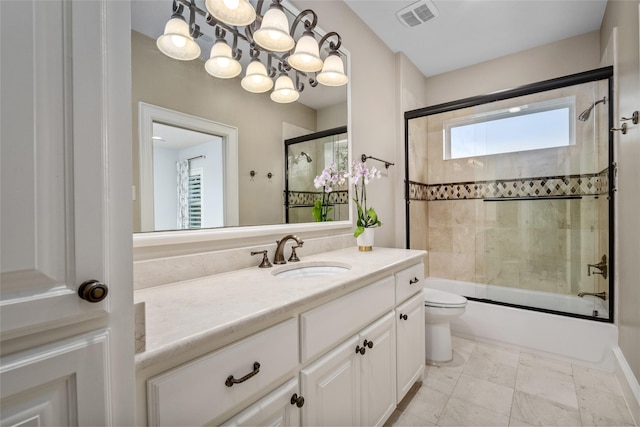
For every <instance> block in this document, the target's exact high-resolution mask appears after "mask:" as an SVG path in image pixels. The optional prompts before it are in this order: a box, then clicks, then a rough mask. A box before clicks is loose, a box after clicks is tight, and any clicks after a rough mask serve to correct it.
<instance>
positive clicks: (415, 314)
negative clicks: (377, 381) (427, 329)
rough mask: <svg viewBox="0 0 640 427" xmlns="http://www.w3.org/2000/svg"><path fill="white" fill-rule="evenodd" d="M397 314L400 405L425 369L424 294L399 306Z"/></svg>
mask: <svg viewBox="0 0 640 427" xmlns="http://www.w3.org/2000/svg"><path fill="white" fill-rule="evenodd" d="M395 313H396V317H395V318H396V325H397V328H396V331H397V334H398V336H397V343H398V344H397V353H396V355H397V358H398V372H397V390H398V397H397V399H398V400H397V403H400V401H401V400H402V399H403V398H404V397H405V396H406V395H407V392H408V391H409V389H410V388H411V386H412V385H413V384H414V383H415V382H416V381H417V380H418V379H419V378H421V377H422V375H423V373H424V369H425V362H424V357H425V356H424V296H423V293H422V292H420V293H418V294H417V295H415V296H414V297H412V298H411V299H409V300H408V301H407V302H405V303H404V304H402V305H400V306H398V307H397V308H396V310H395Z"/></svg>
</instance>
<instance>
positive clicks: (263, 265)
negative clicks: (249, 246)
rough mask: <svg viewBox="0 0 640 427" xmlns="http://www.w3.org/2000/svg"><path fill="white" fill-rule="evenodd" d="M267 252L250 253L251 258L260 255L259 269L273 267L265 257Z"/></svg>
mask: <svg viewBox="0 0 640 427" xmlns="http://www.w3.org/2000/svg"><path fill="white" fill-rule="evenodd" d="M267 253H268V252H267V251H266V250H264V251H251V256H254V255H258V254H262V262H260V265H259V266H258V267H259V268H270V267H273V266H272V265H271V263H270V262H269V257H268V256H267Z"/></svg>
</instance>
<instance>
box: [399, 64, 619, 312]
mask: <svg viewBox="0 0 640 427" xmlns="http://www.w3.org/2000/svg"><path fill="white" fill-rule="evenodd" d="M611 77H612V68H611V67H607V68H602V69H598V70H594V71H590V72H585V73H581V74H577V75H572V76H567V77H562V78H558V79H554V80H549V81H545V82H540V83H535V84H532V85H528V86H525V87H522V88H517V89H512V90H508V91H504V92H497V93H494V94H489V95H485V96H480V97H474V98H467V99H462V100H459V101H453V102H449V103H446V104H441V105H435V106H432V107H427V108H423V109H420V110H414V111H409V112H406V113H405V126H406V129H407V134H406V135H407V136H406V139H405V163H406V165H407V166H406V171H405V173H406V175H405V197H406V201H407V203H406V206H407V212H406V218H407V220H406V224H407V235H406V236H407V248H411V249H424V250H426V251H427V252H428V255H427V263H426V266H425V269H426V274H427V275H428V276H431V277H438V278H443V279H451V280H455V281H459V282H463V283H464V286H463V288H465V289H468V291H467V293H466V294H464V295H465V296H467V297H470V298H475V299H477V300H480V301H483V302H488V303H496V304H503V305H510V306H516V307H523V308H526V309H532V310H539V311H545V312H551V313H555V314H562V315H568V316H575V317H582V318H586V319H592V320H598V321H608V322H610V321H612V319H613V312H612V311H613V307H614V306H613V290H614V289H613V286H611V284H612V283H613V276H612V275H613V274H614V273H615V271H614V269H613V268H612V266H613V265H614V263H615V261H614V259H615V256H614V255H615V254H614V244H613V235H614V233H613V218H614V202H613V198H614V195H615V192H614V180H615V175H614V172H613V171H614V170H615V164H614V163H613V138H612V136H611V132H609V129H610V128H611V123H612V114H613V108H612V106H611V102H610V100H611V95H612V92H613V89H612V88H613V84H612V79H611ZM525 106H526V108H524V107H525ZM463 134H466V135H472V136H467V137H465V138H462V139H458V137H459V136H460V135H463ZM477 136H480V137H477ZM443 138H445V141H444V143H443ZM465 144H466V146H465ZM456 286H457V285H456Z"/></svg>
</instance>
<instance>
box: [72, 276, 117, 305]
mask: <svg viewBox="0 0 640 427" xmlns="http://www.w3.org/2000/svg"><path fill="white" fill-rule="evenodd" d="M108 293H109V288H108V287H107V285H105V284H104V283H102V282H99V281H97V280H86V281H84V282H82V284H81V285H80V287H79V288H78V296H79V297H80V298H82V299H83V300H85V301H89V302H100V301H102V300H103V299H105V298H106V297H107V294H108Z"/></svg>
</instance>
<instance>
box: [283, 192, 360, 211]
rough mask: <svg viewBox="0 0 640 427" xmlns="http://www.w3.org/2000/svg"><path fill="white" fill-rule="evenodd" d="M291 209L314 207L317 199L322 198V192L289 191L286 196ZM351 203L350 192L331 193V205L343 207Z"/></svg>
mask: <svg viewBox="0 0 640 427" xmlns="http://www.w3.org/2000/svg"><path fill="white" fill-rule="evenodd" d="M285 197H286V199H287V201H288V205H289V207H292V208H293V207H307V206H313V204H314V202H315V201H316V200H317V199H321V198H322V192H321V191H289V192H288V194H285ZM347 203H349V191H347V190H341V191H332V192H331V193H329V204H331V205H343V204H347Z"/></svg>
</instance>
